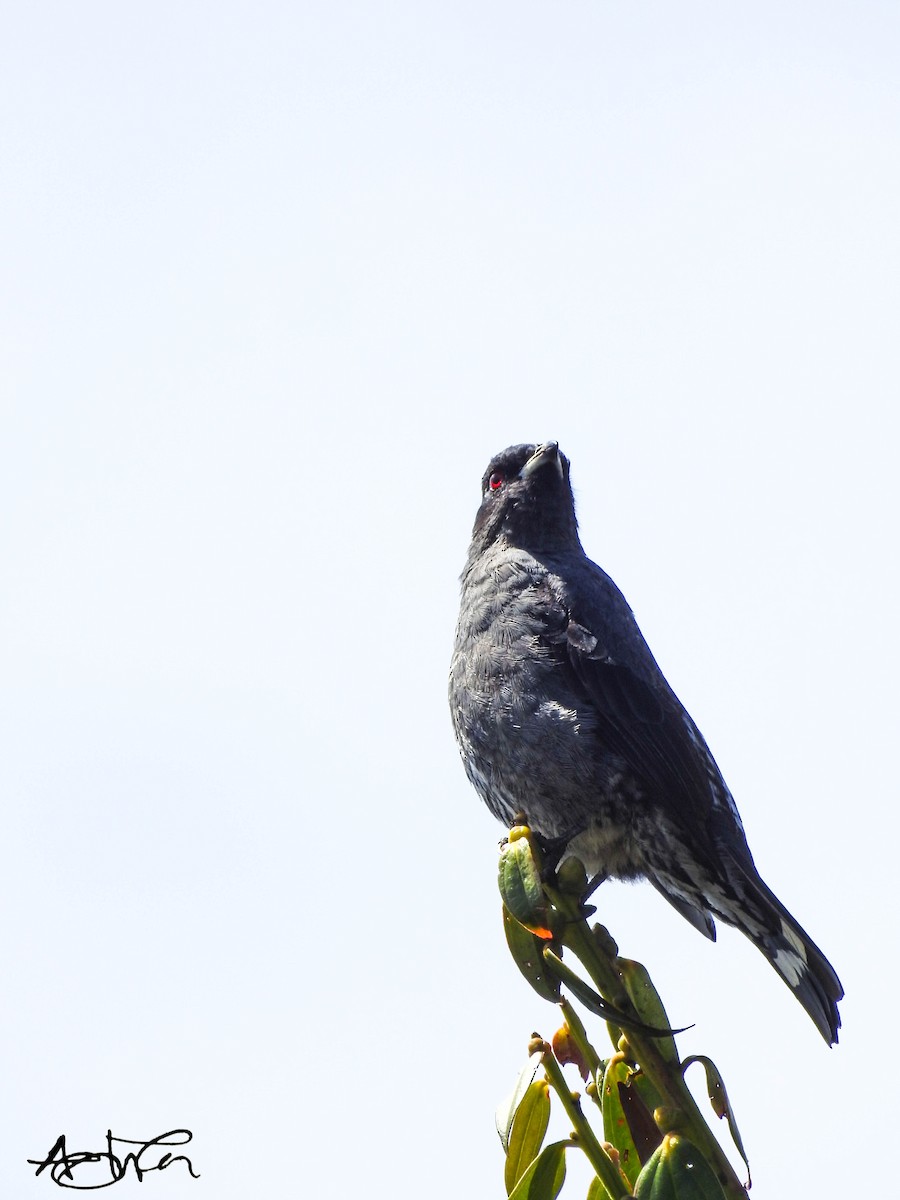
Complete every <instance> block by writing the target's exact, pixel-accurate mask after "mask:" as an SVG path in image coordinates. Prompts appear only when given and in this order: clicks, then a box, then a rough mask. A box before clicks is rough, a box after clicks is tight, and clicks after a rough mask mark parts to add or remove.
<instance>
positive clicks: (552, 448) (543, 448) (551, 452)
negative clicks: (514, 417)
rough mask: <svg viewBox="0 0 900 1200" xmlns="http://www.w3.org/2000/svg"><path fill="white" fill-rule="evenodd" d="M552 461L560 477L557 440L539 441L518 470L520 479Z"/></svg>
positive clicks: (560, 467) (561, 469)
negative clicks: (538, 444) (535, 448)
mask: <svg viewBox="0 0 900 1200" xmlns="http://www.w3.org/2000/svg"><path fill="white" fill-rule="evenodd" d="M550 462H552V463H553V465H554V466H555V467H556V469H557V471H558V472H559V476H560V479H561V478H562V473H563V468H562V462H561V461H560V457H559V442H541V444H540V446H538V448H537V450H535V452H534V454H532V456H531V458H529V460H528V462H527V463H526V464H525V466H524V467H523V468H522V470H521V471H520V472H519V478H520V479H527V478H528V476H529V475H532V474H533V473H534V472H535V471H537V470H538V469H539V468H540V467H542V466H544V464H545V463H550Z"/></svg>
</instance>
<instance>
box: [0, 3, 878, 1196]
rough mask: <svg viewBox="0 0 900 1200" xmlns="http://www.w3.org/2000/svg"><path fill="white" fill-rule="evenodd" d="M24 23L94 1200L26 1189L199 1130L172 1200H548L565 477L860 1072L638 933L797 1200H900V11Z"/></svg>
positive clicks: (9, 974)
mask: <svg viewBox="0 0 900 1200" xmlns="http://www.w3.org/2000/svg"><path fill="white" fill-rule="evenodd" d="M3 24H4V31H3V36H2V39H0V113H2V117H0V155H2V170H3V176H4V179H3V184H2V189H0V226H2V230H3V239H2V251H0V254H2V259H0V272H2V278H3V281H4V284H3V287H2V292H0V294H2V304H3V313H2V339H3V341H2V364H0V376H2V389H3V393H4V397H3V401H2V405H3V414H2V430H0V454H2V462H0V473H2V480H0V486H2V490H3V497H2V507H3V512H4V514H5V521H4V529H3V534H2V545H0V561H2V569H3V576H4V582H3V586H2V598H0V637H2V692H3V695H2V713H0V735H2V742H3V747H2V777H0V782H2V792H3V796H4V812H5V816H4V826H5V832H4V835H3V838H2V843H3V850H2V861H0V913H2V922H0V951H2V961H3V964H4V971H3V984H2V987H0V1028H2V1030H3V1031H4V1034H3V1036H2V1038H0V1078H2V1080H3V1083H2V1098H0V1108H2V1110H3V1118H2V1124H0V1184H2V1189H0V1190H2V1191H3V1194H4V1195H8V1196H10V1197H26V1198H27V1197H37V1196H41V1195H44V1196H47V1195H55V1194H58V1193H56V1192H55V1189H54V1187H53V1185H52V1184H51V1183H50V1181H49V1180H48V1178H47V1177H46V1175H45V1176H42V1177H41V1178H40V1179H34V1178H33V1177H32V1174H31V1170H32V1169H31V1168H29V1167H28V1166H27V1165H26V1164H25V1159H26V1158H28V1157H39V1156H40V1155H41V1154H43V1153H45V1152H46V1151H47V1150H48V1149H49V1147H50V1145H51V1144H52V1142H53V1141H54V1140H55V1139H56V1137H57V1136H58V1135H59V1134H60V1133H62V1132H66V1133H67V1135H68V1138H69V1148H70V1150H71V1149H100V1148H102V1144H103V1137H104V1134H105V1131H106V1130H107V1128H110V1127H111V1128H112V1130H113V1132H114V1133H117V1134H120V1135H122V1136H126V1137H135V1138H140V1137H147V1138H150V1137H152V1136H154V1135H155V1134H159V1133H162V1132H163V1131H164V1130H166V1129H169V1128H172V1127H175V1126H186V1127H188V1128H190V1129H191V1130H192V1131H193V1133H194V1143H193V1145H192V1148H191V1151H192V1159H193V1162H194V1166H195V1168H196V1169H197V1170H199V1171H200V1172H201V1174H202V1178H201V1179H200V1180H198V1181H192V1180H185V1179H184V1178H183V1176H182V1174H181V1173H180V1172H178V1170H177V1168H173V1169H172V1170H171V1171H169V1172H168V1173H167V1174H164V1175H151V1176H148V1177H147V1178H146V1179H145V1181H144V1183H143V1184H142V1185H138V1184H136V1183H135V1182H133V1181H128V1182H122V1183H120V1184H119V1185H118V1188H119V1190H118V1191H117V1193H116V1194H117V1195H124V1196H128V1195H134V1196H138V1195H140V1196H142V1197H149V1196H151V1195H159V1196H160V1197H165V1198H166V1200H180V1198H181V1197H190V1198H192V1200H200V1198H202V1197H204V1196H207V1197H210V1198H212V1197H215V1200H232V1198H237V1197H244V1196H247V1195H250V1194H255V1195H297V1196H328V1197H331V1196H334V1197H343V1196H347V1195H350V1194H352V1193H353V1192H354V1191H355V1190H356V1189H358V1188H360V1187H363V1186H365V1187H366V1188H367V1189H368V1191H369V1192H371V1193H372V1194H375V1195H385V1196H399V1197H405V1196H409V1197H420V1196H422V1195H428V1196H429V1197H433V1198H435V1200H450V1198H453V1197H457V1196H461V1195H483V1196H501V1195H502V1155H501V1151H500V1147H499V1143H498V1142H497V1138H496V1134H495V1132H494V1129H493V1110H494V1107H495V1105H496V1103H497V1102H498V1101H499V1100H500V1099H501V1098H502V1097H503V1095H504V1094H505V1093H506V1092H507V1091H508V1090H509V1088H510V1087H511V1085H512V1082H513V1080H514V1078H515V1075H516V1073H517V1071H518V1069H519V1067H520V1066H521V1064H522V1062H523V1061H524V1058H525V1052H526V1044H527V1039H528V1036H529V1034H530V1032H531V1030H532V1029H539V1030H540V1031H541V1032H543V1033H544V1034H545V1035H547V1036H549V1035H550V1034H551V1033H552V1031H553V1029H554V1027H555V1024H556V1014H555V1012H554V1010H553V1009H552V1007H550V1006H549V1005H546V1004H545V1003H543V1002H542V1001H541V1000H540V999H539V998H538V997H537V996H536V995H534V994H533V993H532V992H531V990H530V989H529V988H528V986H527V985H526V984H525V983H524V981H522V980H521V979H520V977H519V976H518V973H517V972H516V970H515V968H514V967H513V966H512V964H511V962H510V960H509V959H508V956H507V953H506V949H505V945H504V943H503V938H502V933H501V927H500V921H499V915H498V899H497V894H496V885H495V856H496V844H497V841H498V838H499V837H500V836H501V834H502V830H501V828H500V826H498V825H496V824H495V823H494V821H493V820H492V818H491V817H490V816H489V814H488V813H487V812H486V811H485V810H483V809H482V807H481V805H480V804H479V801H478V800H477V798H476V796H475V794H474V792H472V791H471V789H470V788H469V786H468V784H467V782H466V780H465V777H464V775H463V772H462V769H461V767H460V765H459V762H458V758H457V753H456V749H455V746H454V744H453V740H452V733H451V729H450V722H449V716H448V713H447V708H446V699H445V687H446V674H447V667H448V661H449V656H450V650H451V643H452V635H453V626H454V622H455V617H456V605H457V576H458V573H459V570H460V568H461V565H462V561H463V558H464V554H465V549H466V545H467V541H468V535H469V530H470V528H471V523H472V519H473V517H474V513H475V509H476V506H477V503H478V493H479V479H480V476H481V472H482V470H483V469H484V466H485V465H486V463H487V461H488V459H489V458H490V456H491V455H492V454H493V453H495V452H496V451H497V450H499V449H502V448H503V447H504V446H506V445H508V444H509V443H512V442H517V441H523V440H535V439H542V438H547V437H555V438H558V439H559V441H560V444H561V446H562V448H563V449H564V450H565V451H566V453H567V454H568V455H569V456H570V457H571V459H572V463H573V467H572V473H573V479H574V482H575V485H576V489H577V496H578V500H579V515H580V520H581V528H582V535H583V540H584V543H585V546H586V549H587V550H588V552H589V553H590V554H591V555H592V557H594V558H596V559H597V560H598V561H599V562H600V563H601V564H602V565H603V566H604V567H606V569H607V570H609V571H610V572H611V573H612V575H613V576H614V578H616V580H617V581H618V583H619V584H620V586H621V587H622V588H623V590H624V591H625V594H626V596H627V597H628V598H629V600H630V602H631V604H632V606H633V607H634V608H635V611H636V613H637V616H638V619H639V621H640V622H641V625H642V628H643V630H644V632H645V634H646V636H647V637H648V640H649V641H650V644H651V647H652V648H653V650H654V652H655V654H656V656H657V658H658V659H659V661H660V663H661V665H662V666H663V669H664V670H665V671H666V673H667V676H668V678H669V680H670V682H671V683H672V685H673V686H674V687H675V689H676V691H677V692H678V693H679V695H680V696H681V698H682V699H683V700H684V702H685V703H686V704H687V705H688V707H689V708H690V710H691V712H692V713H693V715H694V717H695V719H696V720H697V722H698V723H699V725H700V727H701V728H702V729H703V731H704V733H705V735H706V737H707V739H708V740H709V742H710V744H711V746H712V748H713V752H714V753H715V754H716V757H717V759H718V760H719V763H720V765H721V767H722V769H723V771H724V773H725V776H726V778H727V779H728V780H729V783H730V785H731V787H732V789H733V791H734V793H735V796H736V798H737V801H738V804H739V806H740V808H741V811H742V814H743V816H744V820H745V824H746V826H747V831H748V835H749V839H750V844H751V846H752V848H753V851H754V854H755V856H756V859H757V864H758V865H759V867H760V869H761V871H762V873H763V875H764V877H765V878H766V879H767V881H768V882H769V883H770V884H771V886H772V887H773V888H774V889H775V891H776V892H777V893H778V895H779V896H780V897H781V899H782V900H783V901H784V902H785V903H786V904H787V905H788V907H789V908H791V909H792V911H794V912H795V914H796V915H797V917H798V918H799V920H800V921H801V923H802V924H804V925H805V926H806V927H807V928H808V929H809V930H810V932H811V933H812V935H813V936H814V937H815V938H816V940H817V941H818V942H819V943H820V944H821V945H822V947H823V948H824V950H825V951H826V953H827V954H828V955H829V957H830V958H831V959H832V961H833V962H834V964H835V966H836V967H837V969H838V971H839V973H840V975H841V977H842V979H843V982H844V985H845V987H846V990H847V993H848V994H847V999H846V1001H845V1003H844V1004H843V1006H842V1012H843V1018H844V1030H843V1031H842V1040H841V1045H840V1047H839V1048H838V1049H837V1050H834V1051H830V1052H829V1051H828V1050H826V1048H825V1046H824V1044H823V1043H822V1041H821V1039H820V1038H819V1035H818V1034H817V1033H816V1031H815V1029H814V1027H813V1026H812V1023H811V1022H810V1021H809V1019H808V1018H807V1017H806V1015H805V1014H804V1013H803V1011H802V1010H801V1008H800V1007H799V1005H798V1004H797V1003H796V1002H795V1001H794V1000H793V999H792V997H791V995H790V993H789V991H788V990H787V989H786V988H785V987H784V986H783V984H781V983H780V981H779V980H778V978H777V977H776V975H775V973H774V972H773V971H772V970H771V969H770V968H769V967H768V966H767V965H766V964H765V962H764V960H763V959H762V957H761V956H760V955H759V954H758V952H757V951H755V950H754V949H753V948H752V947H751V946H750V945H749V943H746V942H745V941H744V939H742V938H741V937H740V936H739V935H737V934H735V933H733V932H731V931H729V930H722V931H721V933H720V941H719V943H718V944H717V945H715V946H713V945H709V944H707V943H706V942H705V941H704V939H702V938H701V937H699V936H698V935H697V934H696V933H695V932H694V931H693V930H692V929H691V928H690V927H689V926H688V925H687V924H686V923H685V922H684V921H683V920H682V919H681V918H680V917H678V916H677V914H675V913H674V911H672V910H670V909H669V907H668V906H667V905H666V904H665V903H664V901H663V900H662V899H661V898H660V897H658V896H657V894H656V893H655V892H654V891H653V890H652V889H651V888H649V887H646V886H641V887H624V886H620V885H610V886H609V887H604V888H603V889H602V891H601V893H600V898H599V903H600V906H601V915H602V917H603V918H604V919H605V920H606V921H607V922H608V924H609V926H610V928H611V930H612V931H613V933H614V934H615V935H616V937H617V938H618V941H619V944H620V946H621V948H622V950H623V952H624V953H627V954H629V955H631V956H633V957H637V958H640V959H642V960H643V961H644V962H645V963H646V964H647V965H648V967H649V968H650V970H651V972H652V974H653V977H654V979H655V981H656V983H657V985H658V986H659V988H660V990H661V992H662V994H663V997H664V999H665V1000H666V1002H667V1004H668V1008H669V1015H670V1017H671V1019H672V1020H673V1022H675V1023H676V1024H687V1023H688V1022H695V1023H696V1028H695V1029H694V1030H692V1031H691V1032H690V1033H689V1034H687V1035H685V1036H684V1037H683V1038H682V1039H681V1045H682V1048H683V1050H684V1052H685V1053H688V1052H705V1053H707V1054H709V1055H711V1056H712V1057H713V1058H714V1059H715V1061H716V1062H717V1063H718V1065H719V1066H720V1068H721V1070H722V1072H723V1073H724V1076H725V1079H726V1083H727V1085H728V1088H729V1092H730V1095H731V1097H732V1100H733V1103H734V1106H735V1110H736V1113H737V1116H738V1120H739V1123H740V1127H741V1130H742V1133H743V1136H744V1140H745V1143H746V1145H747V1148H748V1150H749V1153H750V1156H751V1163H752V1166H753V1176H754V1185H755V1187H754V1194H757V1193H758V1195H759V1196H760V1197H764V1196H787V1195H794V1194H796V1195H804V1194H808V1191H809V1186H810V1185H809V1183H808V1177H806V1176H804V1172H805V1171H809V1170H810V1169H812V1170H813V1171H814V1172H815V1176H816V1179H817V1194H818V1195H821V1196H823V1197H831V1196H834V1197H837V1196H843V1195H849V1194H850V1193H851V1192H853V1193H854V1194H856V1193H857V1192H859V1190H860V1189H863V1190H865V1188H866V1187H867V1186H868V1184H869V1180H870V1176H869V1172H870V1170H871V1169H872V1167H873V1165H874V1161H875V1157H876V1156H877V1155H879V1154H883V1153H885V1151H886V1150H887V1149H888V1147H889V1145H890V1144H891V1142H890V1140H889V1135H888V1129H889V1125H888V1122H889V1120H891V1121H893V1116H892V1114H893V1111H894V1108H895V1105H896V1096H895V1095H894V1088H893V1081H892V1079H891V1069H893V1070H894V1072H895V1071H896V1068H897V1062H896V1058H895V1059H894V1062H893V1064H890V1063H888V1062H887V1061H886V1058H885V1055H888V1054H892V1053H893V1049H892V1048H893V1045H894V1041H895V1035H894V1026H895V1023H896V1020H895V1017H896V1009H897V1006H898V999H897V994H898V993H897V987H898V982H900V981H898V978H897V962H896V952H895V945H896V916H897V905H896V874H897V868H896V862H897V839H898V832H900V831H898V821H897V817H896V812H897V801H896V768H895V763H896V728H897V719H898V712H897V707H898V706H897V697H896V685H895V682H894V681H895V679H896V672H897V667H898V663H897V649H898V645H897V634H896V628H897V608H898V599H900V598H898V587H897V569H896V539H897V534H896V512H897V486H896V474H897V467H896V453H897V452H896V446H897V431H896V416H895V412H896V405H897V401H898V366H900V363H898V357H900V355H898V348H897V347H898V309H900V305H898V301H900V221H898V213H900V140H898V131H900V71H898V63H900V9H898V8H897V6H896V4H894V3H891V2H885V3H865V2H864V3H859V4H853V5H851V4H836V3H802V4H801V3H794V4H787V5H785V4H782V3H777V4H776V3H760V4H755V5H740V6H738V5H722V4H718V3H678V4H672V3H628V4H626V3H621V2H620V3H603V2H601V0H594V2H593V3H565V4H550V3H545V4H535V3H516V4H512V3H506V2H503V3H494V4H489V5H485V4H483V3H482V4H474V3H455V4H452V5H450V4H433V3H424V2H423V0H416V2H415V3H411V2H410V3H392V4H373V3H359V4H348V3H328V4H325V3H317V4H310V3H307V4H300V5H298V4H296V3H294V4H289V3H283V4H282V3H262V4H260V3H256V4H252V5H251V4H248V3H229V4H225V5H222V4H203V3H187V4H185V3H179V4H160V3H156V4H153V5H149V4H129V5H122V4H112V3H109V4H87V3H82V4H78V5H68V4H43V3H36V4H31V5H19V6H17V7H16V9H15V11H13V10H8V11H7V13H6V19H5V21H4V23H3ZM597 1036H598V1044H599V1045H604V1037H605V1034H604V1033H603V1032H602V1031H600V1030H598V1031H597ZM565 1131H566V1126H565V1123H564V1122H562V1121H560V1123H559V1125H558V1126H557V1129H556V1132H557V1136H564V1134H565ZM723 1136H727V1134H726V1133H725V1131H724V1130H723ZM890 1136H891V1137H892V1136H893V1134H891V1135H890ZM563 1194H564V1195H566V1194H568V1193H567V1192H564V1193H563ZM571 1194H572V1195H573V1196H577V1195H583V1194H584V1188H583V1187H582V1186H581V1185H580V1184H579V1185H578V1186H577V1187H574V1186H573V1188H572V1193H571Z"/></svg>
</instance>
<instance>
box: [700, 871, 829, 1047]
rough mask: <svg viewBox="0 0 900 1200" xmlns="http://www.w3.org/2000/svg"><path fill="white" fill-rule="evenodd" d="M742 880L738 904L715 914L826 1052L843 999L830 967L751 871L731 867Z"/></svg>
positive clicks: (823, 956)
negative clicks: (788, 997)
mask: <svg viewBox="0 0 900 1200" xmlns="http://www.w3.org/2000/svg"><path fill="white" fill-rule="evenodd" d="M734 865H735V866H736V867H737V868H738V870H739V871H740V873H741V875H742V876H743V880H742V882H743V883H744V887H743V888H742V889H741V891H742V892H743V895H742V897H741V903H740V904H739V905H738V906H736V910H735V911H734V912H733V913H730V914H727V915H726V914H725V913H719V914H718V915H719V916H721V917H723V918H724V919H725V920H726V921H728V922H729V923H730V924H733V925H736V926H737V928H738V929H740V930H741V932H742V933H745V934H746V935H747V937H748V938H749V939H750V941H751V942H753V944H754V945H755V946H757V947H758V948H759V949H760V950H761V951H762V952H763V954H764V955H765V956H766V958H767V959H768V960H769V962H770V963H771V964H772V966H773V967H774V968H775V970H776V971H777V972H778V974H779V975H780V976H781V978H782V979H783V980H784V982H785V983H786V984H787V985H788V987H789V988H790V989H791V991H792V992H793V993H794V995H795V996H796V997H797V999H798V1000H799V1001H800V1003H801V1004H802V1005H803V1007H804V1008H805V1009H806V1011H807V1012H808V1013H809V1015H810V1016H811V1017H812V1019H813V1021H814V1022H815V1026H816V1028H817V1029H818V1031H819V1033H821V1035H822V1037H823V1038H824V1039H825V1041H826V1042H828V1044H829V1045H830V1046H832V1045H834V1044H835V1043H836V1042H837V1040H838V1030H839V1029H840V1027H841V1017H840V1013H839V1012H838V1001H839V1000H840V999H841V998H842V997H843V995H844V989H843V988H842V987H841V981H840V980H839V979H838V977H837V974H836V972H835V970H834V967H832V965H831V963H830V962H829V961H828V959H827V958H826V957H825V955H824V954H823V953H822V951H821V950H820V949H819V947H818V946H817V945H816V944H815V942H814V941H813V940H812V938H811V937H810V936H809V934H808V933H806V931H805V930H804V929H802V928H801V927H800V926H799V925H798V924H797V922H796V921H795V920H794V918H793V917H792V916H791V914H790V913H789V912H788V910H787V909H786V908H785V907H784V905H783V904H782V903H781V901H780V900H779V899H778V897H777V896H776V895H775V894H774V892H773V891H772V890H771V889H770V888H769V887H768V886H767V885H766V884H765V883H764V882H763V880H762V879H761V878H760V876H759V874H758V872H757V871H756V869H755V868H754V867H753V866H752V865H750V864H747V863H744V862H735V863H734Z"/></svg>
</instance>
